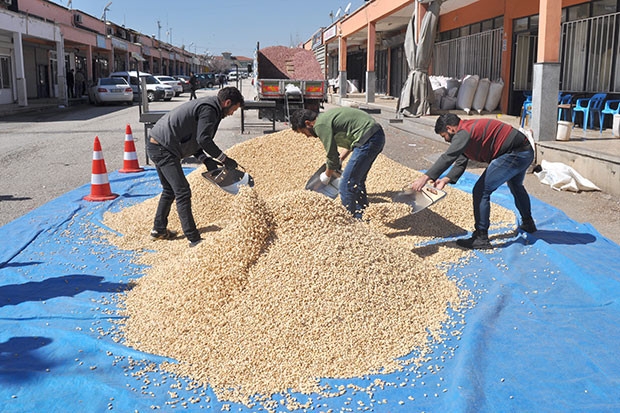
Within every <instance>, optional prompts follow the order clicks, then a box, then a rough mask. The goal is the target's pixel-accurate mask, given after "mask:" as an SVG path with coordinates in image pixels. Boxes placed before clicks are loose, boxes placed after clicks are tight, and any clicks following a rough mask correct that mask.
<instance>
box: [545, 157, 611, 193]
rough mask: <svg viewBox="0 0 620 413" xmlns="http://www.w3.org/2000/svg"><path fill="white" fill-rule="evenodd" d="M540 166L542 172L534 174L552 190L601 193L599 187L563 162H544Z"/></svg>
mask: <svg viewBox="0 0 620 413" xmlns="http://www.w3.org/2000/svg"><path fill="white" fill-rule="evenodd" d="M540 166H541V167H542V171H540V172H534V175H536V177H537V178H538V179H539V180H540V182H541V183H543V184H547V185H550V186H551V188H553V189H555V190H557V191H571V192H579V191H600V188H599V187H598V186H596V185H594V183H592V182H591V181H590V180H588V179H586V178H584V177H583V176H581V175H579V172H577V171H575V170H574V169H573V168H571V167H570V166H568V165H566V164H563V163H562V162H547V161H545V160H543V161H542V163H541V165H540Z"/></svg>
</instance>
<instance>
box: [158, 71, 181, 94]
mask: <svg viewBox="0 0 620 413" xmlns="http://www.w3.org/2000/svg"><path fill="white" fill-rule="evenodd" d="M155 79H157V80H159V81H160V82H161V83H164V84H166V85H169V86H170V87H172V89H174V96H179V95H180V94H181V93H183V84H182V83H181V81H180V80H178V79H175V78H173V77H172V76H161V75H159V76H155Z"/></svg>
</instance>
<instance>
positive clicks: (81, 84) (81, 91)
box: [75, 70, 86, 97]
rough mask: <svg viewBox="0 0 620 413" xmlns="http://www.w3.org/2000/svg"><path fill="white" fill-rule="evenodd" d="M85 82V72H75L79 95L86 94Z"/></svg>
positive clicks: (77, 94)
mask: <svg viewBox="0 0 620 413" xmlns="http://www.w3.org/2000/svg"><path fill="white" fill-rule="evenodd" d="M84 82H85V80H84V74H83V73H82V71H81V70H78V71H77V72H75V91H76V93H75V95H76V96H78V97H80V96H82V95H84V92H85V91H86V87H85V86H86V85H85V84H84Z"/></svg>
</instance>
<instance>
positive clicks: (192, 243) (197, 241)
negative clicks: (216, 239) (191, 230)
mask: <svg viewBox="0 0 620 413" xmlns="http://www.w3.org/2000/svg"><path fill="white" fill-rule="evenodd" d="M201 242H202V238H198V239H197V240H195V241H190V242H189V247H190V248H194V247H195V246H196V245H198V244H200V243H201Z"/></svg>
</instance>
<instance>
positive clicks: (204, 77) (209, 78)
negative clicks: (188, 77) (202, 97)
mask: <svg viewBox="0 0 620 413" xmlns="http://www.w3.org/2000/svg"><path fill="white" fill-rule="evenodd" d="M196 78H197V79H198V85H199V86H200V87H201V88H203V87H213V86H215V85H217V84H218V83H217V80H216V79H215V75H214V74H213V73H199V74H197V75H196Z"/></svg>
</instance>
